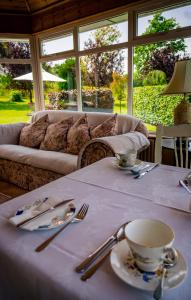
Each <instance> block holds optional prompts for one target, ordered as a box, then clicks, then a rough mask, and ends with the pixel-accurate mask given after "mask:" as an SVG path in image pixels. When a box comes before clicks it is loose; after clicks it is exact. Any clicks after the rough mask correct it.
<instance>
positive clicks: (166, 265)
mask: <svg viewBox="0 0 191 300" xmlns="http://www.w3.org/2000/svg"><path fill="white" fill-rule="evenodd" d="M169 250H170V251H169ZM168 251H169V253H168V254H167V256H166V258H165V260H164V262H163V269H162V275H161V278H160V281H159V284H158V285H157V287H156V289H155V290H154V293H153V298H154V299H155V300H160V299H161V298H162V296H163V291H164V281H165V275H166V273H167V269H170V268H172V267H174V266H175V265H176V263H177V260H178V253H177V252H176V250H175V249H168Z"/></svg>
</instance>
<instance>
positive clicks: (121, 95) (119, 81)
mask: <svg viewBox="0 0 191 300" xmlns="http://www.w3.org/2000/svg"><path fill="white" fill-rule="evenodd" d="M112 77H113V81H112V83H111V85H110V88H111V90H112V94H113V96H114V99H115V100H118V101H119V106H120V113H121V108H122V102H123V101H125V102H126V101H127V80H128V76H127V75H120V74H118V73H113V75H112Z"/></svg>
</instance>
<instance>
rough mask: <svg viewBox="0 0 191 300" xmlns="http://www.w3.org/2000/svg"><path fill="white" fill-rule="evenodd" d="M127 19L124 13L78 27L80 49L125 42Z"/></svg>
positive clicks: (126, 38)
mask: <svg viewBox="0 0 191 300" xmlns="http://www.w3.org/2000/svg"><path fill="white" fill-rule="evenodd" d="M127 20H128V15H127V14H125V15H121V16H117V17H113V18H108V19H105V20H102V21H99V22H96V23H93V24H89V25H86V26H82V27H80V28H79V32H80V50H85V49H92V48H98V47H102V46H107V45H113V44H118V43H123V42H127V40H128V21H127Z"/></svg>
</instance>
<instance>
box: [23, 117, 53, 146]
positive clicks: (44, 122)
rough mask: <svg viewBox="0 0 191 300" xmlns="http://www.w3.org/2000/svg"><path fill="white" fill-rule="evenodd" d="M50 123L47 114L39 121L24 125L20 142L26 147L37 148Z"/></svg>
mask: <svg viewBox="0 0 191 300" xmlns="http://www.w3.org/2000/svg"><path fill="white" fill-rule="evenodd" d="M48 124H49V123H48V115H45V116H43V117H41V118H40V119H39V120H38V121H36V122H34V123H32V124H29V125H26V126H25V127H23V129H22V130H21V134H20V140H19V144H20V145H21V146H25V147H31V148H37V147H38V146H39V145H40V143H41V142H42V141H43V139H44V136H45V133H46V129H47V127H48Z"/></svg>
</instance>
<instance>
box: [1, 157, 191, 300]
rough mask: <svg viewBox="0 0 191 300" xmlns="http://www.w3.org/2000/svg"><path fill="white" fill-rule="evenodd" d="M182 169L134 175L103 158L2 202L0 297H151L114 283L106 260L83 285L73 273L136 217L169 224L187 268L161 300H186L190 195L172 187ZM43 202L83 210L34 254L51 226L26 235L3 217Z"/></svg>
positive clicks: (190, 282) (190, 265)
mask: <svg viewBox="0 0 191 300" xmlns="http://www.w3.org/2000/svg"><path fill="white" fill-rule="evenodd" d="M145 164H147V163H146V162H145ZM149 164H151V165H152V163H149ZM188 172H189V170H188V169H184V168H178V167H174V166H168V165H161V164H160V165H159V166H158V167H155V168H153V169H152V171H150V172H148V173H146V174H145V175H144V176H143V177H141V178H135V175H133V174H132V172H131V171H130V170H129V169H121V168H119V166H118V165H117V164H116V159H115V158H114V157H108V158H105V159H102V160H100V161H98V162H96V163H94V164H92V165H89V166H87V167H85V168H82V169H79V170H77V171H75V172H74V173H71V174H69V175H66V176H64V177H61V178H59V179H57V180H55V181H52V182H51V183H49V184H47V185H44V186H42V187H40V188H38V189H36V190H33V191H31V192H29V193H26V194H24V195H22V196H19V197H17V198H14V199H12V200H10V201H8V202H6V203H3V204H1V205H0V299H1V300H25V299H26V300H53V299H55V300H64V299H66V300H70V299H71V300H75V299H76V300H97V299H99V300H116V299H119V300H126V299H130V300H140V299H141V300H149V299H152V298H153V293H152V292H150V291H146V290H141V289H139V288H135V287H133V286H131V285H130V284H127V283H126V282H125V280H122V279H121V278H119V277H118V276H117V275H116V273H115V272H114V270H113V268H112V266H111V262H110V257H108V258H107V259H106V260H105V261H104V262H103V263H102V264H101V265H100V267H99V268H98V270H97V271H96V273H95V274H94V275H93V276H92V277H91V278H89V279H88V280H86V281H82V280H81V274H79V273H76V272H75V268H76V266H77V265H79V264H80V263H81V262H82V261H83V260H84V259H85V258H86V257H87V256H88V255H89V254H90V253H92V252H93V251H94V250H95V249H96V248H97V247H98V246H99V245H101V244H102V243H103V242H104V241H105V240H106V239H107V238H108V237H109V236H110V235H111V234H112V233H113V232H115V230H116V229H117V228H118V227H119V226H120V225H121V224H123V223H125V222H128V221H132V220H135V219H140V218H141V219H142V218H149V219H157V220H161V221H162V222H164V223H166V224H168V225H169V226H170V227H171V228H172V229H173V231H174V234H175V240H174V244H173V246H174V247H175V248H176V249H177V250H178V251H179V253H181V255H182V257H183V258H184V260H185V263H186V269H187V274H186V276H185V278H184V281H183V282H181V284H180V285H178V286H176V287H174V288H170V289H168V290H165V291H164V295H163V298H162V299H164V300H170V299H171V300H180V299H182V300H189V299H191V274H190V269H191V234H190V229H191V195H190V194H189V193H188V192H187V191H186V190H185V189H184V188H183V187H182V186H180V185H179V180H180V179H183V178H184V177H185V176H186V175H187V174H188ZM46 197H52V198H56V199H58V200H59V201H63V199H69V198H73V199H74V201H73V203H74V205H75V206H76V209H77V210H78V209H79V208H80V207H81V205H82V204H83V203H87V204H89V209H88V212H87V215H86V217H85V218H84V220H83V221H81V222H79V223H73V224H70V225H69V226H68V227H67V228H66V229H65V230H63V231H62V232H61V233H60V234H59V235H58V236H57V237H56V238H55V239H54V240H53V241H52V242H51V243H50V244H49V245H48V247H46V248H45V249H44V250H43V251H41V252H39V253H38V252H36V251H35V248H36V247H37V246H38V245H40V244H41V243H42V242H43V241H44V240H46V239H47V238H48V237H50V236H51V235H52V234H53V233H54V232H56V231H57V230H58V229H57V228H55V229H51V230H34V231H27V230H24V229H22V228H17V227H16V226H14V225H13V224H11V223H10V222H9V219H10V218H11V217H12V216H13V215H14V214H15V212H16V211H17V210H18V209H19V208H21V207H22V206H23V205H26V204H30V203H33V202H34V201H36V200H38V199H42V198H46Z"/></svg>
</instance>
